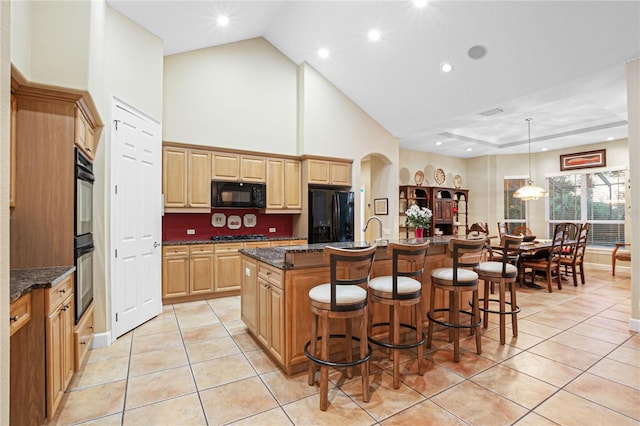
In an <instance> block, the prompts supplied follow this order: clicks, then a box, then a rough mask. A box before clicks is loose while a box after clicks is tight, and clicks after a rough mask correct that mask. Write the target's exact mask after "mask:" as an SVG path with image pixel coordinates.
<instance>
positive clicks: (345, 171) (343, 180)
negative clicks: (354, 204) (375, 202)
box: [329, 163, 351, 186]
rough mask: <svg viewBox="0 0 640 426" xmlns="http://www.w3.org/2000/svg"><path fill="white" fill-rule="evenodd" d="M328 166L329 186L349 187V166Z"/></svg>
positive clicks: (334, 164) (331, 164) (337, 164)
mask: <svg viewBox="0 0 640 426" xmlns="http://www.w3.org/2000/svg"><path fill="white" fill-rule="evenodd" d="M329 166H330V173H329V177H330V182H331V184H333V185H344V186H351V164H346V163H330V164H329Z"/></svg>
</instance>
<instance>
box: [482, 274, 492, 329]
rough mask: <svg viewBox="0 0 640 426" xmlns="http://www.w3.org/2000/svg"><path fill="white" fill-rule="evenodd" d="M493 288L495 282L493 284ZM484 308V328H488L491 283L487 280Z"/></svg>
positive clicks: (485, 283) (485, 282)
mask: <svg viewBox="0 0 640 426" xmlns="http://www.w3.org/2000/svg"><path fill="white" fill-rule="evenodd" d="M491 287H493V282H491ZM482 307H483V308H484V312H483V315H482V316H483V319H484V324H483V327H484V328H487V327H488V325H489V312H487V309H489V282H488V281H487V280H484V301H483V306H482Z"/></svg>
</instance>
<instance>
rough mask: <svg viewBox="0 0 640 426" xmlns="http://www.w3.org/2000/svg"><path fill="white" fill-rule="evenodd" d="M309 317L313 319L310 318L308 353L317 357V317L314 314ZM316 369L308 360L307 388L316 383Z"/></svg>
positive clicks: (314, 364) (312, 362)
mask: <svg viewBox="0 0 640 426" xmlns="http://www.w3.org/2000/svg"><path fill="white" fill-rule="evenodd" d="M311 315H313V318H311V340H310V342H311V343H310V345H309V353H310V354H311V355H313V356H315V357H318V350H317V344H318V315H316V314H315V313H311ZM317 367H318V366H317V364H316V363H315V362H314V361H312V360H309V386H313V385H314V383H315V382H316V370H317Z"/></svg>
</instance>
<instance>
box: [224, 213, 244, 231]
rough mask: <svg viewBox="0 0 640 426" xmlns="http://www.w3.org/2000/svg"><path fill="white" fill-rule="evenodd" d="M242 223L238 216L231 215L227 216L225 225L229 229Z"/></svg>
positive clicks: (238, 226)
mask: <svg viewBox="0 0 640 426" xmlns="http://www.w3.org/2000/svg"><path fill="white" fill-rule="evenodd" d="M241 225H242V219H240V216H236V215H232V216H229V217H228V218H227V227H228V228H229V229H238V228H240V226H241Z"/></svg>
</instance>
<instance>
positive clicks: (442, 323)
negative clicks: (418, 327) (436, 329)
mask: <svg viewBox="0 0 640 426" xmlns="http://www.w3.org/2000/svg"><path fill="white" fill-rule="evenodd" d="M433 311H434V312H450V311H449V309H448V308H438V309H434V310H433ZM458 313H461V314H465V315H469V316H470V317H471V318H473V312H471V311H463V310H462V309H461V310H459V311H458ZM427 318H429V321H433V322H435V323H436V324H440V325H444V326H445V327H453V328H477V327H480V326H481V325H482V318H480V321H478V322H474V323H471V324H453V323H450V322H446V321H440V320H437V319H435V318H432V317H431V312H427Z"/></svg>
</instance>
